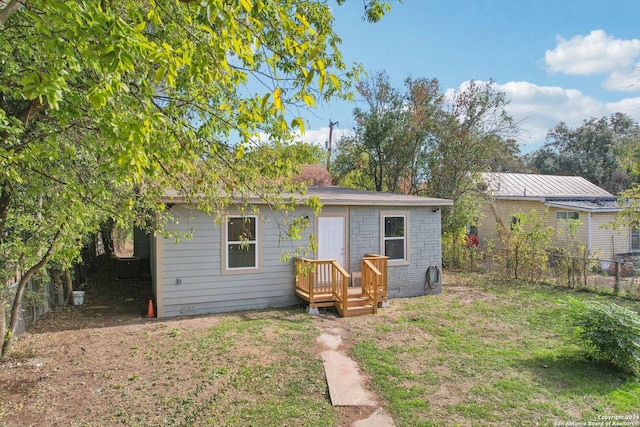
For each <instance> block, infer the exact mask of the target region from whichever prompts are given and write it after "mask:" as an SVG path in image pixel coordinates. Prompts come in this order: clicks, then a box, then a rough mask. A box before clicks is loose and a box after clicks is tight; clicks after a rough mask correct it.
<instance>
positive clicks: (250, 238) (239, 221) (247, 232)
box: [225, 216, 258, 270]
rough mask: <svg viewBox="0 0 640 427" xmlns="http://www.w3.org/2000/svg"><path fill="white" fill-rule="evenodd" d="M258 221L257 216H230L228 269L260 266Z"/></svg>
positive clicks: (227, 246) (227, 232)
mask: <svg viewBox="0 0 640 427" xmlns="http://www.w3.org/2000/svg"><path fill="white" fill-rule="evenodd" d="M257 228H258V221H257V217H255V216H245V217H242V216H228V217H227V226H226V236H225V237H226V239H225V240H226V269H227V270H236V269H237V270H240V269H251V268H257V267H258V237H257V236H258V234H257V232H258V229H257Z"/></svg>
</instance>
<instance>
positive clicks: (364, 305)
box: [345, 287, 373, 317]
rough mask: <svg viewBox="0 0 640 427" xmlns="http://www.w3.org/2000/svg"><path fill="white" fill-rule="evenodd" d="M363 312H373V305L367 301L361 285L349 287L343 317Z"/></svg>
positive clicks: (363, 313)
mask: <svg viewBox="0 0 640 427" xmlns="http://www.w3.org/2000/svg"><path fill="white" fill-rule="evenodd" d="M365 314H373V305H372V304H371V303H370V302H369V298H368V297H367V296H365V295H363V293H362V288H361V287H357V288H349V290H348V298H347V310H346V316H345V317H352V316H363V315H365Z"/></svg>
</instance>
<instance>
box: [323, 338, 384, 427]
mask: <svg viewBox="0 0 640 427" xmlns="http://www.w3.org/2000/svg"><path fill="white" fill-rule="evenodd" d="M341 335H342V330H341V329H339V328H332V329H329V330H327V331H325V332H323V333H322V334H321V335H320V336H319V337H318V340H317V341H318V344H319V345H320V346H321V348H322V352H321V356H322V360H323V361H324V371H325V375H326V377H327V385H328V386H329V397H330V398H331V404H332V405H333V406H367V407H375V408H377V409H376V410H375V411H374V412H373V413H372V414H371V415H370V416H369V417H368V418H366V419H364V420H359V421H356V422H354V423H353V424H352V426H354V427H369V426H371V427H374V426H375V427H394V426H395V424H394V423H393V419H392V418H391V417H390V416H389V415H388V414H386V413H385V412H384V411H383V410H382V409H381V408H379V407H378V403H377V402H376V399H375V395H374V394H373V393H372V392H371V391H370V390H368V389H366V387H365V380H364V377H363V374H362V372H361V371H360V368H359V367H358V364H357V363H356V362H355V360H353V359H351V358H350V357H349V356H347V355H346V354H345V353H344V352H343V351H341V350H340V346H341V344H342V336H341Z"/></svg>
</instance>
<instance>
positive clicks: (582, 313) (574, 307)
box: [564, 298, 640, 376]
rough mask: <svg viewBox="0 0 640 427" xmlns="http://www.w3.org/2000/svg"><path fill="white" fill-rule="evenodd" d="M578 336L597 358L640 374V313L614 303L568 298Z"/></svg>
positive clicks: (567, 305) (621, 368)
mask: <svg viewBox="0 0 640 427" xmlns="http://www.w3.org/2000/svg"><path fill="white" fill-rule="evenodd" d="M564 305H565V307H567V310H568V315H569V318H570V320H571V322H572V324H573V325H574V327H575V338H576V339H577V340H578V342H579V343H580V344H581V345H582V347H583V348H584V349H585V351H586V352H587V353H588V354H589V355H591V356H592V357H593V358H594V359H596V360H603V361H607V362H610V363H611V364H612V365H614V366H615V367H617V368H618V369H620V370H621V371H623V372H627V373H631V374H635V375H637V376H640V317H639V316H638V314H637V313H635V312H633V311H631V310H629V309H627V308H624V307H622V306H619V305H617V304H614V303H603V302H598V301H579V300H576V299H574V298H568V299H567V300H566V301H564Z"/></svg>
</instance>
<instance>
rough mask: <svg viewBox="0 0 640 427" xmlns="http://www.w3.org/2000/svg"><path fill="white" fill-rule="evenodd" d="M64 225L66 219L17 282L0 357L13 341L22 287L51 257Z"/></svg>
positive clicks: (22, 291) (22, 292)
mask: <svg viewBox="0 0 640 427" xmlns="http://www.w3.org/2000/svg"><path fill="white" fill-rule="evenodd" d="M65 227H66V221H64V222H63V223H62V225H60V228H59V229H58V231H57V232H56V234H55V236H53V241H52V242H51V244H50V245H49V249H47V252H46V253H45V254H44V256H43V257H42V258H41V259H40V261H38V263H37V264H35V265H34V266H33V267H31V268H30V269H29V270H27V272H26V273H25V274H24V275H23V276H22V277H21V278H20V282H19V283H18V288H17V289H16V296H15V298H14V299H13V306H12V308H11V318H10V319H9V338H8V339H5V341H4V342H3V344H2V352H1V353H0V358H2V357H4V356H5V355H6V354H7V351H9V347H11V342H12V341H13V334H14V333H15V331H16V326H17V324H18V316H19V311H20V304H21V303H22V296H23V295H24V289H25V288H26V286H27V283H29V279H31V276H33V275H34V274H35V273H37V272H38V271H40V270H41V269H42V268H43V267H44V266H45V265H46V264H47V262H49V260H50V259H51V256H52V255H53V250H54V249H55V246H56V244H57V243H58V240H60V237H62V233H63V232H64V229H65Z"/></svg>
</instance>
